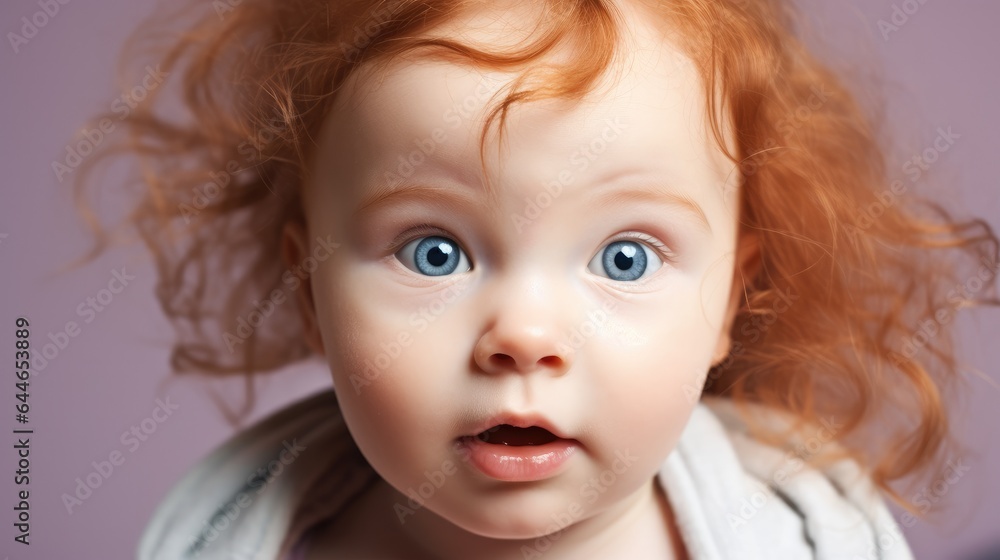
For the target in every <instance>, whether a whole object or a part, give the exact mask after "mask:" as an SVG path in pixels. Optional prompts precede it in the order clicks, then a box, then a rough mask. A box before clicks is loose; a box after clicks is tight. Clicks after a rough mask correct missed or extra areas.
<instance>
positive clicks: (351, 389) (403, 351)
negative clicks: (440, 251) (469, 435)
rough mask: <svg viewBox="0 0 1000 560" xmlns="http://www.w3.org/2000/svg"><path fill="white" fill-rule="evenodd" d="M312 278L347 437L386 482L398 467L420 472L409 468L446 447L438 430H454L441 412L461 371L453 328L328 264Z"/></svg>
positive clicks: (431, 461)
mask: <svg viewBox="0 0 1000 560" xmlns="http://www.w3.org/2000/svg"><path fill="white" fill-rule="evenodd" d="M345 276H346V277H345ZM330 278H340V279H341V280H340V281H339V282H332V281H328V279H330ZM316 279H317V286H325V287H323V288H320V289H318V290H316V292H317V294H316V306H317V313H318V317H317V319H318V321H319V324H320V328H321V330H322V334H323V341H324V348H325V349H326V354H327V361H328V363H329V366H330V369H331V373H332V375H333V380H334V385H335V386H336V390H337V396H338V401H339V403H340V406H341V409H342V411H343V414H344V419H345V421H346V422H347V425H348V428H349V429H350V431H351V435H352V436H353V438H354V440H355V442H356V443H357V445H358V447H359V449H361V451H362V453H364V455H365V457H366V458H367V459H368V460H369V462H370V463H371V464H372V466H373V467H374V468H375V469H376V470H377V471H379V473H380V474H382V475H383V477H385V478H387V479H388V480H390V481H391V480H393V479H394V478H395V477H394V475H393V472H394V471H393V469H398V468H401V466H402V465H408V469H407V470H408V471H414V470H415V472H421V471H420V469H415V468H414V467H417V466H422V465H423V464H424V462H427V463H428V465H430V464H431V463H433V460H434V457H440V456H441V454H442V453H443V452H446V451H447V449H446V446H447V445H448V443H449V441H450V440H449V438H447V437H442V435H443V434H451V433H452V432H453V431H454V426H453V425H452V423H451V419H450V418H449V417H448V416H447V415H445V414H442V413H441V412H442V411H444V410H447V407H448V403H449V402H453V400H454V398H455V392H456V391H457V390H458V388H459V387H458V386H459V383H458V380H456V379H453V378H452V377H453V376H456V375H458V374H460V373H461V372H463V371H464V369H463V367H464V362H463V361H462V360H461V359H460V356H459V355H458V352H456V351H455V348H456V347H457V345H456V340H455V336H458V334H459V331H460V329H454V328H452V325H451V323H450V322H449V321H448V320H447V317H445V316H443V315H442V316H434V315H432V314H427V315H424V314H421V313H420V307H421V306H416V308H415V310H414V302H413V301H412V300H410V301H396V300H393V299H392V298H391V297H382V295H384V292H381V291H378V290H377V288H376V287H375V286H374V285H373V284H372V283H371V282H365V281H364V279H363V278H362V277H360V276H359V277H357V278H351V277H350V276H349V275H342V274H339V273H338V272H337V271H335V270H334V271H331V272H329V273H326V274H318V275H317V277H316ZM375 293H379V294H382V295H380V297H377V298H376V297H373V294H375ZM428 309H429V306H428ZM428 318H430V319H432V320H433V322H430V321H428ZM453 331H455V332H453ZM430 466H433V465H430ZM428 468H429V467H428Z"/></svg>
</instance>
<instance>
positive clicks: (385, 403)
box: [303, 20, 742, 538]
mask: <svg viewBox="0 0 1000 560" xmlns="http://www.w3.org/2000/svg"><path fill="white" fill-rule="evenodd" d="M629 25H630V27H629V32H630V33H631V34H632V36H631V37H629V38H628V39H627V40H628V41H631V43H629V44H630V45H631V47H630V48H629V54H628V55H627V60H626V63H625V66H624V69H623V70H622V74H621V77H620V79H619V80H617V81H616V82H615V83H614V86H613V87H612V88H611V89H610V90H607V89H601V88H599V90H601V91H599V92H595V93H594V94H592V95H591V97H589V98H587V100H585V102H584V103H581V104H577V105H573V104H571V103H568V102H565V101H544V102H538V103H528V104H517V105H514V107H513V109H512V112H511V114H510V116H509V118H508V124H507V129H506V131H507V135H506V138H505V144H504V151H503V152H502V156H499V157H498V155H497V151H496V143H495V136H491V141H490V142H489V143H488V144H487V147H488V150H487V155H488V159H487V164H488V165H487V169H488V170H489V173H490V182H491V184H492V185H493V186H494V187H495V188H496V190H497V196H496V198H495V200H491V199H490V198H488V196H487V193H486V191H485V189H484V185H483V181H482V177H481V173H480V159H479V134H480V131H481V128H482V125H483V122H484V118H485V113H484V111H483V109H484V108H485V107H486V103H487V101H488V98H489V95H490V94H492V93H493V92H494V91H496V88H497V86H498V85H500V84H503V83H505V82H506V81H507V80H510V79H511V77H512V75H511V74H504V73H498V72H483V73H480V72H476V71H473V70H470V69H469V68H467V67H463V66H456V65H452V64H447V63H444V62H429V61H423V62H420V63H417V64H415V63H412V61H411V62H404V61H397V62H396V63H394V65H393V66H391V67H390V71H389V73H388V74H387V75H386V77H385V79H384V81H381V82H380V81H379V80H378V79H375V80H365V81H362V82H358V81H357V80H355V79H353V78H352V80H351V81H350V82H349V86H350V87H348V88H347V90H346V91H345V92H344V93H345V95H343V96H342V97H341V98H340V99H339V100H338V104H337V105H336V107H334V109H333V110H332V111H331V113H330V115H329V117H328V118H327V121H326V122H325V125H324V128H323V131H322V135H321V137H320V139H319V146H318V151H317V152H316V154H317V155H316V159H315V161H316V164H315V168H314V173H315V175H314V182H313V183H312V184H310V185H308V186H307V191H306V212H307V220H308V224H309V231H308V233H306V234H303V238H304V239H305V240H306V241H308V242H310V243H311V244H315V243H316V240H317V239H324V240H332V241H334V242H337V243H340V246H339V247H338V248H337V249H336V250H335V251H334V252H333V254H332V256H331V257H329V258H327V259H326V260H324V261H323V262H322V263H321V264H320V268H319V269H318V270H317V271H316V272H315V276H314V278H313V280H312V290H313V298H314V301H315V305H314V313H315V321H316V322H317V324H318V327H319V331H320V333H321V338H322V341H321V342H322V349H323V351H324V353H325V355H326V358H327V360H328V362H329V365H330V368H331V370H332V374H333V379H334V384H335V387H336V391H337V394H338V398H339V401H340V404H341V407H342V410H343V414H344V416H345V419H346V421H347V424H348V426H349V428H350V431H351V433H352V435H353V437H354V439H355V440H356V442H357V444H358V446H359V447H360V449H361V451H362V452H363V453H364V455H365V456H366V457H367V459H368V460H369V462H370V463H371V465H372V466H373V467H374V468H375V469H376V470H377V471H378V473H379V474H380V475H381V476H382V477H383V478H384V479H385V480H386V481H387V482H388V483H390V484H391V485H392V486H394V487H395V488H396V489H397V490H399V491H400V492H401V493H403V494H404V495H406V496H409V497H414V498H416V501H411V502H409V503H407V502H406V501H405V500H404V501H401V503H400V506H401V507H403V508H406V509H402V510H398V511H397V513H400V512H402V513H401V520H402V521H403V522H405V521H406V515H407V514H406V513H405V512H406V511H407V510H411V509H412V508H413V507H414V505H416V504H418V503H423V507H426V508H427V509H429V510H431V511H433V512H435V513H436V514H438V515H440V516H442V517H444V518H445V519H447V520H450V521H451V522H453V523H455V524H456V525H459V526H460V527H462V528H465V529H466V530H469V531H471V532H474V533H477V534H480V535H486V536H493V537H506V538H514V537H532V536H536V535H539V534H543V533H547V532H550V531H552V530H553V528H555V527H554V523H556V521H554V520H563V522H565V521H566V520H572V521H580V520H582V519H584V518H587V517H591V516H594V515H597V514H600V513H602V512H607V511H612V510H613V509H614V508H618V507H623V504H626V503H628V500H630V499H634V498H635V496H637V495H638V494H639V492H641V491H643V490H644V489H645V490H648V489H649V483H650V481H651V479H652V477H653V476H654V475H655V474H656V472H657V470H658V469H659V468H660V466H661V465H662V464H663V462H664V460H665V458H666V457H667V455H668V454H669V453H670V451H671V450H672V449H673V448H674V446H675V444H676V443H677V440H678V438H679V436H680V434H681V432H682V430H683V428H684V426H685V424H686V422H687V420H688V418H689V415H690V414H691V412H692V409H693V407H694V406H695V403H696V401H697V397H698V393H699V392H700V388H701V381H702V380H703V379H704V375H705V373H706V372H707V370H708V368H709V367H710V365H711V364H712V363H713V362H715V361H718V360H720V359H722V358H723V357H724V356H725V353H726V351H727V348H728V337H727V334H726V332H727V321H729V320H730V317H731V316H732V311H733V305H732V302H733V301H737V300H738V298H736V299H734V298H732V297H731V294H733V293H734V292H733V291H732V287H733V278H734V260H733V258H734V250H735V248H736V240H737V236H736V218H737V216H736V208H735V203H734V202H733V201H735V200H736V197H733V196H731V194H732V193H730V196H724V193H725V191H726V187H725V185H726V181H727V180H733V177H734V176H735V173H731V171H732V168H733V166H732V164H731V163H729V162H728V161H727V160H726V159H725V158H724V157H723V156H722V154H721V152H720V150H719V149H718V148H717V146H716V145H715V144H714V141H713V139H712V137H711V135H710V133H709V131H708V128H707V124H706V119H705V117H704V115H705V103H706V101H705V95H704V92H703V90H702V87H701V85H700V82H699V79H698V76H697V74H696V71H695V69H694V67H693V66H692V65H691V64H690V63H689V62H688V60H687V59H686V58H685V57H684V56H683V55H681V53H680V52H679V51H678V50H677V49H676V48H675V47H673V46H671V45H670V44H668V43H665V42H664V41H663V39H662V38H661V37H660V36H659V35H658V34H657V32H656V30H654V29H652V28H651V27H649V26H647V25H646V24H645V23H644V22H643V21H639V20H634V21H632V22H630V24H629ZM612 78H613V76H612V75H609V76H606V77H605V81H604V82H602V86H603V85H608V84H609V83H610V82H609V81H607V80H611V79H612ZM359 84H363V86H362V87H361V88H360V89H359ZM494 131H495V129H494ZM372 200H374V202H372ZM306 250H309V248H306ZM735 293H736V295H737V296H738V295H739V294H741V293H742V291H741V290H739V289H737V290H736V292H735ZM500 424H511V425H520V427H521V428H522V429H516V428H511V427H503V428H500V429H494V430H490V429H489V428H490V427H492V426H496V425H500ZM531 425H534V426H541V427H544V428H546V429H547V431H545V430H543V429H541V428H535V429H523V428H524V427H526V426H531ZM477 434H480V435H481V436H482V437H480V438H477V437H474V436H476V435H477ZM555 436H559V437H557V438H556V437H555ZM553 438H555V439H553ZM482 439H485V440H486V441H482Z"/></svg>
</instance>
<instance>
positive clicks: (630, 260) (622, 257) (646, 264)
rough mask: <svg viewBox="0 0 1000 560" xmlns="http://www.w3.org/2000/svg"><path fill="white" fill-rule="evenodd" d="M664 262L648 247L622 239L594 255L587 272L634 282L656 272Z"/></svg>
mask: <svg viewBox="0 0 1000 560" xmlns="http://www.w3.org/2000/svg"><path fill="white" fill-rule="evenodd" d="M662 264H663V261H662V260H660V257H659V256H658V255H657V254H656V252H655V251H653V250H652V249H650V248H648V247H646V245H644V244H642V243H639V242H636V241H631V240H627V239H622V240H619V241H615V242H612V243H609V244H607V245H605V246H604V248H603V249H601V250H600V251H598V252H597V254H596V255H594V258H593V259H591V261H590V264H589V265H587V270H589V271H591V272H593V273H595V274H602V275H605V276H606V277H607V278H610V279H612V280H618V281H621V282H633V281H635V280H638V279H639V278H642V276H643V274H644V273H646V272H649V273H650V274H652V273H654V272H656V271H657V270H658V269H659V268H660V265H662Z"/></svg>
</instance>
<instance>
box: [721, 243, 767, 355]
mask: <svg viewBox="0 0 1000 560" xmlns="http://www.w3.org/2000/svg"><path fill="white" fill-rule="evenodd" d="M739 235H740V238H739V242H738V243H737V247H736V267H735V270H734V272H733V284H732V287H731V288H730V291H729V304H728V305H727V307H726V321H725V325H724V326H723V328H722V331H721V332H720V333H719V341H718V344H717V345H716V348H715V354H714V355H713V356H712V365H713V366H714V365H717V364H719V363H720V362H722V361H723V360H725V359H726V357H727V356H728V355H729V347H730V345H731V344H732V337H731V336H730V334H729V333H731V332H732V330H733V321H735V320H736V314H737V311H738V310H739V309H740V306H741V305H742V303H743V301H744V298H745V293H746V292H745V286H744V284H746V283H749V282H750V279H751V278H753V277H754V276H756V274H757V272H758V271H759V270H760V264H761V261H760V242H759V239H758V237H757V235H756V234H755V233H754V232H751V231H747V230H742V229H741V230H740V234H739Z"/></svg>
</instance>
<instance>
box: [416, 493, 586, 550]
mask: <svg viewBox="0 0 1000 560" xmlns="http://www.w3.org/2000/svg"><path fill="white" fill-rule="evenodd" d="M511 498H512V497H504V498H496V497H495V498H490V497H486V496H483V497H477V498H476V499H474V500H473V501H470V500H469V498H468V495H466V496H464V497H462V498H461V499H462V500H463V501H462V503H457V504H445V503H443V502H439V503H437V504H433V505H434V506H439V507H435V508H432V507H431V505H432V504H428V509H429V510H431V511H433V512H434V513H435V514H437V515H438V516H440V517H442V518H444V519H445V520H446V521H449V522H450V523H452V524H453V525H455V526H457V527H459V528H461V529H463V530H465V531H468V532H470V533H473V534H475V535H479V536H482V537H487V538H492V539H504V540H527V539H535V538H538V537H542V536H545V535H549V534H552V533H555V532H557V531H560V530H561V529H564V528H566V527H568V526H570V525H572V524H574V523H576V522H578V521H580V520H582V519H584V517H585V514H589V512H587V511H586V509H585V505H584V503H583V502H582V501H581V500H578V499H576V497H574V496H565V495H559V496H556V495H548V496H531V497H530V498H527V499H526V497H525V496H520V497H517V498H514V499H511ZM449 505H450V506H452V507H448V506H449Z"/></svg>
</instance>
